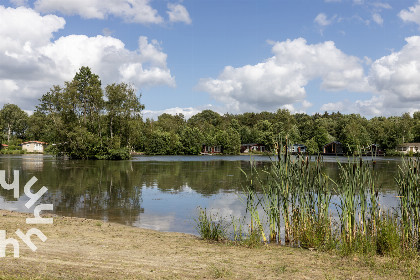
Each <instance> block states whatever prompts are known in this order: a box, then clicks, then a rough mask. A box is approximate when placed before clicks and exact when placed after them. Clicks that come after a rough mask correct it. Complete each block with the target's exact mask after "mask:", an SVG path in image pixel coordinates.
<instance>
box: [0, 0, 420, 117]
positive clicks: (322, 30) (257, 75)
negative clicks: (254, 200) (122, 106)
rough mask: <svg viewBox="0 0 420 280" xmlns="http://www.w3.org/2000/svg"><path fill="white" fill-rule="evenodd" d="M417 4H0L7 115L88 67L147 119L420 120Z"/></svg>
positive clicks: (246, 0) (194, 0)
mask: <svg viewBox="0 0 420 280" xmlns="http://www.w3.org/2000/svg"><path fill="white" fill-rule="evenodd" d="M419 27H420V0H398V1H392V0H389V1H384V0H382V1H381V0H377V1H375V0H374V1H370V0H341V1H340V0H287V1H286V0H276V1H275V0H184V1H182V0H165V1H164V0H159V1H158V0H155V1H153V0H102V1H100V0H60V1H59V0H34V1H25V0H3V1H0V105H1V106H2V105H3V104H5V103H15V104H18V105H19V106H21V108H22V109H24V110H27V111H28V112H30V111H32V110H34V108H35V105H36V104H37V103H38V101H37V99H38V98H40V97H41V96H42V94H44V93H45V92H47V91H48V89H49V88H51V87H52V85H55V84H59V85H62V84H63V83H64V81H68V80H71V78H72V77H73V76H74V74H75V72H76V71H77V70H78V69H79V68H80V67H81V66H89V67H91V68H92V69H93V71H94V72H95V73H97V74H99V76H100V77H101V79H102V82H103V84H104V85H106V84H110V83H114V82H127V83H131V84H133V86H134V87H135V88H136V89H138V91H139V93H140V92H141V94H142V98H141V101H142V103H144V104H145V106H146V110H145V111H144V115H145V117H156V116H157V115H159V114H161V113H164V112H167V113H173V114H174V113H183V114H184V115H185V116H186V117H189V116H191V115H192V114H194V113H197V112H199V111H201V110H203V109H212V110H215V111H218V112H220V113H226V112H229V113H243V112H249V111H254V112H259V111H263V110H268V111H275V110H277V109H278V108H287V109H289V110H290V111H291V112H292V113H295V112H306V113H308V114H313V113H316V112H324V111H338V110H339V111H340V112H343V113H360V114H362V115H364V116H367V117H372V116H377V115H385V116H389V115H399V114H401V113H403V112H411V113H412V112H414V111H416V110H420V37H418V36H419V35H420V34H419V31H420V29H419Z"/></svg>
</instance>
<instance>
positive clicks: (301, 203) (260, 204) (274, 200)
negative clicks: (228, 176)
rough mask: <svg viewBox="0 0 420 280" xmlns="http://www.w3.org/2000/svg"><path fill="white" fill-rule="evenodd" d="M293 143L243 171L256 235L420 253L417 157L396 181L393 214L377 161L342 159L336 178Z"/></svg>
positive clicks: (343, 248)
mask: <svg viewBox="0 0 420 280" xmlns="http://www.w3.org/2000/svg"><path fill="white" fill-rule="evenodd" d="M287 146H288V143H287V139H286V141H285V142H283V143H281V142H280V143H279V144H278V145H277V147H279V148H278V151H277V158H276V160H272V163H271V165H270V166H269V167H266V168H265V169H263V170H258V169H257V168H256V167H255V165H254V164H252V165H251V166H252V168H251V172H249V173H246V172H244V174H245V176H246V177H247V179H248V183H247V185H246V186H244V192H245V196H244V197H243V198H242V200H243V202H244V205H246V210H247V214H248V215H249V219H248V221H249V225H248V226H249V229H250V230H249V235H250V236H251V235H252V236H253V238H255V237H257V238H258V236H260V238H259V240H260V242H264V243H266V242H272V243H278V244H285V245H290V246H297V247H302V248H314V249H317V250H339V251H340V252H342V253H344V254H351V253H354V252H359V253H363V254H387V255H400V254H401V253H404V252H417V253H416V254H418V252H420V241H419V238H420V234H419V229H420V219H419V217H420V212H419V211H420V210H419V209H420V186H419V183H420V175H419V172H420V171H419V170H420V165H419V160H418V159H412V158H411V159H403V160H402V165H401V166H400V170H399V173H398V176H397V178H396V182H397V185H398V188H399V191H398V192H399V195H398V198H399V205H400V206H399V209H396V210H394V211H393V212H390V211H389V210H385V209H381V206H380V204H379V197H378V193H379V192H378V186H377V185H376V184H377V183H376V182H377V181H378V180H377V175H376V171H375V165H376V163H375V161H374V160H368V161H363V160H362V159H361V158H360V157H351V158H348V161H347V162H346V163H339V176H338V178H337V179H335V180H333V179H332V178H330V177H329V176H327V175H326V174H325V172H324V170H325V168H324V164H323V159H322V157H321V156H317V157H315V158H314V159H312V160H311V159H310V158H309V157H305V156H298V157H291V156H290V154H288V153H287V150H286V149H285V147H287ZM236 227H237V226H236ZM241 229H242V227H241ZM241 234H242V231H241Z"/></svg>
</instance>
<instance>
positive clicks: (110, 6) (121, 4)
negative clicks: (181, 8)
mask: <svg viewBox="0 0 420 280" xmlns="http://www.w3.org/2000/svg"><path fill="white" fill-rule="evenodd" d="M149 2H150V1H149V0H61V1H56V0H37V1H36V2H35V4H34V6H35V9H36V10H37V11H39V12H43V13H49V12H61V13H63V14H65V15H80V16H81V17H83V18H87V19H91V18H95V19H104V18H106V17H108V16H110V15H112V16H116V17H120V18H122V19H124V20H125V21H127V22H136V23H161V22H163V18H162V17H161V16H160V15H159V14H158V11H157V10H156V9H153V8H152V7H151V6H150V3H149Z"/></svg>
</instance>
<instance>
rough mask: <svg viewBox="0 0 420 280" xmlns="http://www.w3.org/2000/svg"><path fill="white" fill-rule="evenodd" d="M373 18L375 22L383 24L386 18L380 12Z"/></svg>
mask: <svg viewBox="0 0 420 280" xmlns="http://www.w3.org/2000/svg"><path fill="white" fill-rule="evenodd" d="M372 19H373V21H374V22H376V23H377V24H379V25H383V24H384V19H383V18H382V17H381V15H380V14H378V13H374V14H373V15H372Z"/></svg>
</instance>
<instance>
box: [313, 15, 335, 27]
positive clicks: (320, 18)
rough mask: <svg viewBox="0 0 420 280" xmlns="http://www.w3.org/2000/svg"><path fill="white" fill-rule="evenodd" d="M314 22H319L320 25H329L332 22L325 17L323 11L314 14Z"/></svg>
mask: <svg viewBox="0 0 420 280" xmlns="http://www.w3.org/2000/svg"><path fill="white" fill-rule="evenodd" d="M314 22H315V23H317V24H319V25H320V26H327V25H330V24H331V23H332V21H331V20H329V19H328V18H327V15H326V14H324V13H320V14H318V15H317V16H316V18H315V19H314Z"/></svg>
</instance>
